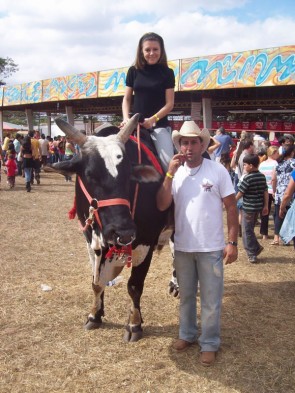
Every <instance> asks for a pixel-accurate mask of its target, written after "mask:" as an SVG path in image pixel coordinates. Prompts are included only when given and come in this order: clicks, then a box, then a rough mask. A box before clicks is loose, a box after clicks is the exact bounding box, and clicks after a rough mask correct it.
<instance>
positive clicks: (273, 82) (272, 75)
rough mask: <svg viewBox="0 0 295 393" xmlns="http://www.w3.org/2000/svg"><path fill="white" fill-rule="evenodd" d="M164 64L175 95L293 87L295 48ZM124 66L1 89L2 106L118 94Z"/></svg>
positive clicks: (125, 72) (121, 90)
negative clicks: (217, 90) (192, 92)
mask: <svg viewBox="0 0 295 393" xmlns="http://www.w3.org/2000/svg"><path fill="white" fill-rule="evenodd" d="M168 64H169V67H170V68H172V69H173V71H174V75H175V81H176V85H175V90H176V91H193V90H211V89H230V88H246V87H262V86H280V85H294V84H295V45H293V46H285V47H276V48H268V49H259V50H249V51H245V52H237V53H229V54H220V55H212V56H204V57H195V58H190V59H180V60H171V61H168ZM128 68H129V67H123V68H117V69H113V70H107V71H100V72H99V71H96V72H89V73H84V74H75V75H70V76H64V77H57V78H52V79H46V80H43V81H38V82H30V83H25V84H23V85H14V86H4V87H3V93H2V98H3V100H2V101H0V105H1V106H8V105H21V104H26V103H36V102H42V101H43V102H47V101H61V100H74V99H87V98H96V97H112V96H122V95H124V91H125V86H126V75H127V71H128ZM0 94H1V93H0ZM0 98H1V95H0Z"/></svg>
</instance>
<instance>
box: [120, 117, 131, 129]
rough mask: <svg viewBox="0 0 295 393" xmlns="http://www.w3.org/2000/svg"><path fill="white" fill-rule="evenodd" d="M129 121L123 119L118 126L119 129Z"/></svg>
mask: <svg viewBox="0 0 295 393" xmlns="http://www.w3.org/2000/svg"><path fill="white" fill-rule="evenodd" d="M128 121H129V119H125V120H123V121H122V123H121V124H120V125H119V128H122V127H124V126H125V125H126V124H127V123H128Z"/></svg>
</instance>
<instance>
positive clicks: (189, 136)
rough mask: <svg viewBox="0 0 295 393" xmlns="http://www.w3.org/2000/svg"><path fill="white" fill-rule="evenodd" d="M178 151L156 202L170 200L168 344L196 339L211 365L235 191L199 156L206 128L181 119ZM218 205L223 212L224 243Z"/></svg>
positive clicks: (182, 345) (219, 168)
mask: <svg viewBox="0 0 295 393" xmlns="http://www.w3.org/2000/svg"><path fill="white" fill-rule="evenodd" d="M172 140H173V143H174V145H175V147H176V149H177V151H178V153H177V154H176V155H174V156H173V158H172V159H171V161H170V163H169V167H168V171H167V173H166V176H165V179H164V181H163V184H162V186H161V187H160V189H159V191H158V193H157V206H158V208H159V210H161V211H164V210H166V209H168V208H169V206H170V205H171V203H172V201H174V212H175V236H174V250H175V256H174V267H175V269H176V276H177V280H178V283H179V290H180V292H179V295H180V309H179V316H180V325H179V338H178V339H177V340H176V341H175V342H174V343H173V348H174V349H175V350H177V351H183V350H186V349H187V348H189V347H190V346H191V345H192V344H193V343H195V342H196V341H197V340H198V342H199V345H200V348H201V358H200V360H201V364H202V365H203V366H211V365H212V364H213V363H214V361H215V357H216V354H217V351H218V349H219V347H220V314H221V303H222V295H223V260H224V262H225V264H230V263H232V262H234V261H236V259H237V255H238V249H237V236H238V212H237V206H236V201H235V191H234V188H233V185H232V182H231V179H230V176H229V173H228V171H227V170H226V169H225V168H224V167H223V165H221V164H219V163H217V162H215V161H211V160H207V159H204V158H203V157H202V154H203V152H204V151H205V150H206V149H207V147H208V145H209V142H210V134H209V131H208V130H207V129H203V130H200V128H199V127H198V126H197V124H196V123H195V122H194V121H185V122H184V123H183V125H182V127H181V129H180V131H179V132H178V131H173V133H172ZM223 206H225V210H226V214H227V227H228V240H227V243H226V244H225V239H224V230H223ZM198 286H199V287H200V298H201V327H202V333H201V335H200V336H199V337H198V328H197V310H196V296H197V290H198Z"/></svg>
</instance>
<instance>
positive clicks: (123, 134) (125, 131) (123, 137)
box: [117, 113, 140, 144]
mask: <svg viewBox="0 0 295 393" xmlns="http://www.w3.org/2000/svg"><path fill="white" fill-rule="evenodd" d="M139 117H140V113H136V114H135V115H133V116H132V117H131V119H130V120H129V121H128V123H127V124H126V125H125V126H124V127H123V128H121V130H120V131H119V132H118V134H117V138H118V139H119V140H120V142H122V143H124V144H125V143H126V142H127V141H128V139H129V136H130V135H131V134H132V132H133V131H134V130H135V128H136V126H137V124H138V120H139Z"/></svg>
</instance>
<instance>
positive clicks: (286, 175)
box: [270, 146, 295, 246]
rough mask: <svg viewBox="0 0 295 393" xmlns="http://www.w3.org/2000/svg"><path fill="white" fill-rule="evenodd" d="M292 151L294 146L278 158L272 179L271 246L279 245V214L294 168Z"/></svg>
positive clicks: (280, 224) (281, 219)
mask: <svg viewBox="0 0 295 393" xmlns="http://www.w3.org/2000/svg"><path fill="white" fill-rule="evenodd" d="M294 149H295V147H294V146H290V147H288V148H287V149H286V151H285V152H284V153H283V154H282V156H280V158H279V159H278V165H277V166H276V169H275V171H274V173H273V177H272V182H273V191H274V192H275V215H274V219H275V235H274V239H273V241H272V242H271V243H270V244H271V245H272V246H278V245H279V244H280V236H279V234H280V229H281V226H282V224H283V221H284V218H281V217H280V215H279V212H280V207H281V203H282V199H283V196H284V193H285V191H286V189H287V187H288V184H289V181H290V175H291V173H292V171H293V169H294V168H295V159H294V152H295V151H294ZM283 244H284V243H283Z"/></svg>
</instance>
